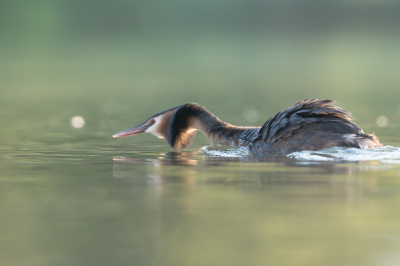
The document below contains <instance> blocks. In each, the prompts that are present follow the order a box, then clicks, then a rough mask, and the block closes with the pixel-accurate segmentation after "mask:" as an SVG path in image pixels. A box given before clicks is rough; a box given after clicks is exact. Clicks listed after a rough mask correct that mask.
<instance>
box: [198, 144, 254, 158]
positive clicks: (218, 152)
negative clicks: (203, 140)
mask: <svg viewBox="0 0 400 266" xmlns="http://www.w3.org/2000/svg"><path fill="white" fill-rule="evenodd" d="M199 152H200V153H203V154H206V155H208V156H213V157H246V156H249V155H250V151H249V149H248V148H246V147H239V148H237V147H229V148H226V147H222V146H205V147H203V148H201V149H200V150H199Z"/></svg>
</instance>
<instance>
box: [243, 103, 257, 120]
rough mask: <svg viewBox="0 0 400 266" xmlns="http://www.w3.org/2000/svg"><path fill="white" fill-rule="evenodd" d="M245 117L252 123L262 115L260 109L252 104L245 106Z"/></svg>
mask: <svg viewBox="0 0 400 266" xmlns="http://www.w3.org/2000/svg"><path fill="white" fill-rule="evenodd" d="M242 114H243V117H244V118H245V119H246V120H247V121H248V122H250V123H255V122H257V121H258V118H259V117H260V115H259V113H258V111H257V110H256V109H254V107H252V106H245V107H244V108H243V111H242Z"/></svg>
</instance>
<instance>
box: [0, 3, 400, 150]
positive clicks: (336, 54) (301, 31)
mask: <svg viewBox="0 0 400 266" xmlns="http://www.w3.org/2000/svg"><path fill="white" fill-rule="evenodd" d="M0 5H1V8H0V36H1V38H0V58H1V59H0V76H1V84H0V85H1V86H0V91H1V98H0V113H1V121H0V122H1V124H2V130H1V133H0V134H1V136H0V137H1V140H0V141H1V146H2V149H7V148H35V149H39V148H40V149H41V148H46V149H51V147H57V148H58V149H64V148H65V149H70V148H72V147H73V146H71V145H78V146H79V147H84V145H86V144H87V143H90V144H91V145H93V144H95V145H97V146H101V145H105V146H107V147H108V148H113V147H114V148H115V147H116V146H114V145H116V144H115V143H116V140H114V141H112V139H111V138H110V137H111V136H112V134H114V133H115V132H117V131H120V130H122V129H125V128H128V127H131V126H134V125H136V124H137V123H141V122H142V121H143V120H144V119H145V118H147V117H148V116H150V115H152V114H154V113H157V112H159V111H162V110H164V109H167V108H171V107H174V106H177V105H180V104H183V103H186V102H197V103H199V104H201V105H203V106H205V107H206V108H207V109H208V110H210V111H211V112H212V113H214V114H215V115H217V116H219V117H220V118H221V119H222V120H224V121H226V122H229V123H232V124H238V125H260V126H261V125H262V124H263V123H264V122H265V121H266V120H267V119H268V118H269V117H270V116H272V115H273V114H275V113H276V112H277V111H279V110H281V109H284V108H287V107H289V106H290V105H292V104H294V103H295V102H297V101H299V100H301V99H303V98H305V97H311V98H320V99H325V98H328V99H335V100H337V104H338V105H339V106H341V107H343V108H345V109H347V110H349V111H350V112H352V113H353V115H354V117H355V118H356V122H357V123H358V124H360V125H361V126H362V127H363V128H364V131H366V132H369V133H371V132H372V131H374V132H375V133H376V134H378V136H380V137H381V140H382V141H384V142H385V144H394V143H395V142H396V141H395V138H396V136H395V133H396V132H398V129H399V122H400V101H399V96H400V89H399V88H400V78H399V69H400V65H399V62H400V49H399V47H400V28H399V27H398V26H399V25H400V24H399V23H400V2H398V1H390V0H367V1H358V0H341V1H333V0H332V1H314V0H305V1H294V0H280V1H272V0H271V1H268V0H267V1H259V0H246V1H244V0H235V1H226V0H212V1H207V0H205V1H182V0H173V1H161V0H160V1H158V0H153V1H144V0H143V1H141V0H139V1H132V0H131V1H128V0H114V1H103V0H96V1H94V0H79V1H77V0H69V1H65V0H41V1H28V0H25V1H24V0H19V1H3V0H2V1H0ZM75 116H79V117H78V120H79V119H81V118H82V119H81V120H82V121H81V122H82V123H81V124H80V125H79V126H78V127H80V129H79V130H78V129H76V127H74V126H71V119H72V118H73V117H75ZM79 121H80V120H79ZM136 138H137V140H138V141H147V140H150V139H151V140H153V139H152V138H153V137H152V136H137V137H136ZM78 139H79V141H77V140H78ZM104 140H106V142H103V141H104ZM108 141H110V142H108ZM117 141H118V143H119V144H122V143H124V144H127V143H131V142H132V139H130V138H126V139H118V140H117ZM196 141H200V142H202V141H203V142H206V140H205V138H203V137H199V136H198V137H197V138H196ZM78 142H79V143H78ZM66 143H67V144H66ZM74 143H75V144H74ZM163 144H164V143H163ZM51 145H56V146H51ZM63 145H64V146H63ZM88 148H89V146H88Z"/></svg>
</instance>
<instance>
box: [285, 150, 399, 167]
mask: <svg viewBox="0 0 400 266" xmlns="http://www.w3.org/2000/svg"><path fill="white" fill-rule="evenodd" d="M288 157H290V158H294V159H297V160H301V161H381V162H383V163H390V164H400V148H399V147H392V146H384V147H381V148H376V149H373V150H369V149H356V148H340V147H335V148H330V149H323V150H320V151H301V152H294V153H291V154H289V155H288Z"/></svg>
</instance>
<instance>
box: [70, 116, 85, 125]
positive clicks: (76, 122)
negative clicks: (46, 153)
mask: <svg viewBox="0 0 400 266" xmlns="http://www.w3.org/2000/svg"><path fill="white" fill-rule="evenodd" d="M84 125H85V119H83V117H82V116H74V117H72V118H71V126H72V127H74V128H82V127H83V126H84Z"/></svg>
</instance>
